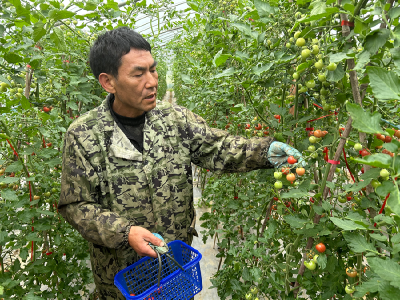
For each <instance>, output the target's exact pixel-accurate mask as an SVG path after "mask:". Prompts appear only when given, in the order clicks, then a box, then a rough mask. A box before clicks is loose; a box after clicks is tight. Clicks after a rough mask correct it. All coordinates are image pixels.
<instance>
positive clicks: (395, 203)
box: [386, 188, 400, 216]
mask: <svg viewBox="0 0 400 300" xmlns="http://www.w3.org/2000/svg"><path fill="white" fill-rule="evenodd" d="M386 206H387V207H389V208H390V209H391V210H392V212H394V213H395V214H396V215H398V216H400V193H399V189H398V188H394V189H393V191H392V192H391V193H390V196H389V198H388V199H387V202H386Z"/></svg>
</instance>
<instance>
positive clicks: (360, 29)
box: [354, 17, 369, 35]
mask: <svg viewBox="0 0 400 300" xmlns="http://www.w3.org/2000/svg"><path fill="white" fill-rule="evenodd" d="M368 28H369V27H368V25H367V24H365V23H364V22H363V20H362V19H361V18H360V17H356V18H355V20H354V33H356V34H361V35H365V34H366V31H367V30H368Z"/></svg>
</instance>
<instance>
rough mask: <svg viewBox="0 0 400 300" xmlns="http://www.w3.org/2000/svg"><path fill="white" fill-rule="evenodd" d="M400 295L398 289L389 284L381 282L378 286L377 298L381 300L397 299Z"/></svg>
mask: <svg viewBox="0 0 400 300" xmlns="http://www.w3.org/2000/svg"><path fill="white" fill-rule="evenodd" d="M399 294H400V289H399V288H397V287H394V286H393V285H391V283H389V282H387V281H384V280H382V281H381V282H380V285H379V297H380V298H381V299H382V300H393V299H397V298H398V296H399Z"/></svg>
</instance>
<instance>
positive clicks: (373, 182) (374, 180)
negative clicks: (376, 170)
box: [371, 179, 382, 189]
mask: <svg viewBox="0 0 400 300" xmlns="http://www.w3.org/2000/svg"><path fill="white" fill-rule="evenodd" d="M380 185H382V183H380V182H379V181H378V180H376V179H372V180H371V186H372V187H373V188H374V189H376V188H377V187H378V186H380Z"/></svg>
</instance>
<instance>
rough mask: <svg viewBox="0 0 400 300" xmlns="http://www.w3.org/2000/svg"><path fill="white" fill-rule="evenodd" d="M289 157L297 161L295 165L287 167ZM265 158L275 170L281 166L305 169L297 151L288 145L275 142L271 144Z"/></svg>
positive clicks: (301, 157) (304, 164)
mask: <svg viewBox="0 0 400 300" xmlns="http://www.w3.org/2000/svg"><path fill="white" fill-rule="evenodd" d="M289 156H293V157H294V158H295V159H297V163H296V164H294V165H289V163H288V162H287V160H288V158H289ZM267 158H268V161H269V162H270V163H271V164H272V165H273V166H274V167H275V168H280V167H283V166H290V167H293V166H301V167H305V166H306V165H307V164H306V162H305V161H304V159H303V156H302V155H301V153H300V152H299V151H298V150H296V149H295V148H293V147H291V146H289V145H288V144H285V143H281V142H276V141H275V142H272V143H271V146H270V147H269V149H268V153H267Z"/></svg>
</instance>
